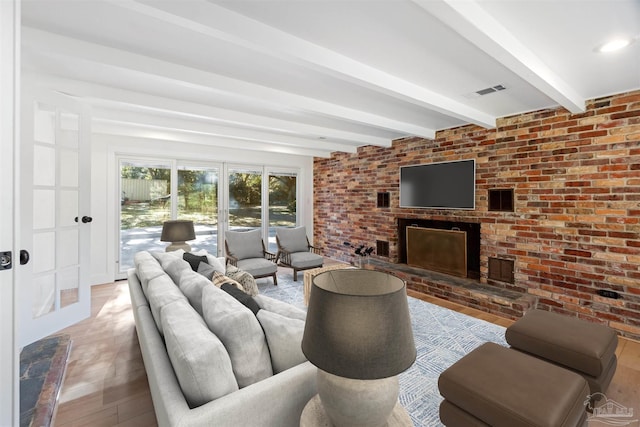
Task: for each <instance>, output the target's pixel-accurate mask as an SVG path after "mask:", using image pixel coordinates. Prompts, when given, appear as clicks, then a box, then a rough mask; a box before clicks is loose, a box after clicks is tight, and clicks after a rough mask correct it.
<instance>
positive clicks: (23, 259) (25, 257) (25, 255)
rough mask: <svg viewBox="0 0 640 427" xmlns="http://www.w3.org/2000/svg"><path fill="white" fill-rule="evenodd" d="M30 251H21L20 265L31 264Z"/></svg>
mask: <svg viewBox="0 0 640 427" xmlns="http://www.w3.org/2000/svg"><path fill="white" fill-rule="evenodd" d="M29 258H30V257H29V251H27V250H26V249H22V250H20V265H25V264H26V263H28V262H29Z"/></svg>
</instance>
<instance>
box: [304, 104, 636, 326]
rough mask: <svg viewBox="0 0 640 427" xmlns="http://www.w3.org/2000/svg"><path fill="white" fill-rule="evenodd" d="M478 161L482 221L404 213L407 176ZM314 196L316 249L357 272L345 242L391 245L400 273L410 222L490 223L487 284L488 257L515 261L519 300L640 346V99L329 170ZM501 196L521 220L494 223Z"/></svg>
mask: <svg viewBox="0 0 640 427" xmlns="http://www.w3.org/2000/svg"><path fill="white" fill-rule="evenodd" d="M471 158H473V159H476V209H475V210H473V211H465V210H432V209H407V208H400V207H399V206H398V205H399V183H398V178H399V167H400V166H404V165H413V164H418V163H429V162H440V161H451V160H460V159H471ZM314 187H315V188H314V193H315V196H314V203H315V206H314V212H315V214H314V220H315V236H314V238H315V243H316V244H317V245H318V246H320V247H322V248H323V251H324V253H325V254H326V255H327V256H329V257H332V258H335V259H340V260H345V261H350V260H352V259H353V258H352V257H353V255H352V250H351V249H349V248H348V247H346V246H345V245H344V242H345V241H346V242H351V243H355V244H358V243H365V244H367V245H373V246H375V243H376V240H382V241H387V242H389V249H390V254H389V255H390V256H389V260H391V261H393V262H395V261H397V253H398V248H397V240H398V236H397V223H396V220H397V218H399V217H403V218H431V219H441V220H460V221H469V222H479V223H481V233H482V235H481V279H480V280H481V282H482V283H488V281H487V265H488V258H489V257H498V258H504V259H511V260H513V261H514V263H515V282H516V283H515V289H517V290H520V291H521V292H523V293H529V294H532V295H534V296H536V297H537V298H538V306H539V307H541V308H545V309H549V310H554V311H559V312H565V313H570V314H577V315H579V316H580V317H583V318H586V319H588V320H592V321H599V322H608V323H609V325H610V326H612V327H613V328H615V329H617V330H618V331H620V332H621V333H622V334H624V335H628V336H632V337H636V338H638V337H640V91H636V92H631V93H626V94H619V95H615V96H611V97H606V98H600V99H596V100H593V101H590V102H589V103H588V107H587V110H586V112H584V113H582V114H570V113H568V112H567V111H566V110H564V109H553V110H543V111H536V112H532V113H527V114H522V115H518V116H513V117H506V118H501V119H498V121H497V128H496V129H493V130H487V129H483V128H480V127H477V126H474V125H470V126H464V127H460V128H455V129H449V130H444V131H439V132H438V133H437V135H436V139H435V140H429V139H423V138H405V139H400V140H396V141H394V142H393V146H392V147H390V148H380V147H373V146H368V147H362V148H360V149H359V150H358V153H357V154H349V153H337V154H334V155H332V156H331V158H328V159H319V158H318V159H316V160H315V162H314ZM490 188H513V189H514V192H515V212H490V211H488V205H487V194H488V189H490ZM378 192H390V194H391V207H390V208H377V207H376V200H377V193H378ZM489 284H491V285H495V286H505V284H503V283H500V282H496V283H489ZM512 289H513V288H512ZM599 289H613V290H615V291H617V292H619V293H620V294H621V296H622V298H621V299H618V300H614V299H609V298H603V297H600V296H599V295H597V294H596V291H597V290H599Z"/></svg>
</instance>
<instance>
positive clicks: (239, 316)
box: [202, 286, 273, 388]
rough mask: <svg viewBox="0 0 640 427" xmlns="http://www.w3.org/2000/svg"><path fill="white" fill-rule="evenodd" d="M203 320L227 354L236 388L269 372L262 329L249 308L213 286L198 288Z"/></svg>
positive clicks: (267, 374)
mask: <svg viewBox="0 0 640 427" xmlns="http://www.w3.org/2000/svg"><path fill="white" fill-rule="evenodd" d="M202 306H203V310H204V320H205V321H206V323H207V325H208V326H209V329H210V330H211V331H212V332H213V333H214V334H216V335H217V336H218V338H220V341H222V343H223V344H224V346H225V347H226V349H227V352H228V353H229V356H230V357H231V365H232V366H233V372H234V374H235V376H236V380H237V381H238V386H240V388H242V387H246V386H248V385H251V384H253V383H255V382H258V381H261V380H263V379H265V378H268V377H270V376H272V375H273V369H272V367H271V358H270V356H269V349H268V347H267V341H266V339H265V337H264V332H263V331H262V328H261V327H260V323H259V322H258V320H257V319H256V317H255V316H254V315H253V313H252V312H251V310H249V309H248V308H247V307H245V306H244V305H242V304H241V303H239V302H238V301H236V299H235V298H233V297H232V296H231V295H229V294H227V293H226V292H225V291H223V290H222V289H219V288H217V287H215V286H207V287H205V288H204V289H203V292H202Z"/></svg>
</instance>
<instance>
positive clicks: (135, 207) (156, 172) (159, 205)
mask: <svg viewBox="0 0 640 427" xmlns="http://www.w3.org/2000/svg"><path fill="white" fill-rule="evenodd" d="M171 166H172V165H171V162H169V161H167V162H163V161H152V160H121V161H120V215H119V218H120V228H119V230H120V254H119V272H120V273H123V272H125V271H126V270H127V269H128V268H131V267H133V256H134V255H135V253H136V252H139V251H142V250H147V251H149V250H151V251H154V250H155V251H157V250H160V251H162V250H164V248H165V246H166V244H164V243H162V242H160V234H161V233H162V223H163V222H164V221H167V220H169V219H171V169H172V167H171Z"/></svg>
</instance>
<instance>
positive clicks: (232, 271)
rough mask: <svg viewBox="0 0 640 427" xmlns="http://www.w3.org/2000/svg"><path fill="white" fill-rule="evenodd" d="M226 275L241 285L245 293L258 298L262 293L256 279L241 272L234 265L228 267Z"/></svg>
mask: <svg viewBox="0 0 640 427" xmlns="http://www.w3.org/2000/svg"><path fill="white" fill-rule="evenodd" d="M224 275H225V276H227V277H229V278H231V279H233V280H235V281H236V282H238V283H240V284H241V285H242V288H243V289H244V291H245V292H246V293H248V294H249V295H251V296H256V295H258V293H259V292H260V291H259V290H258V284H257V283H256V279H254V278H253V276H252V275H251V274H250V273H248V272H246V271H244V270H239V269H238V268H237V267H235V266H233V265H228V266H227V270H226V272H225V273H224Z"/></svg>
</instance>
